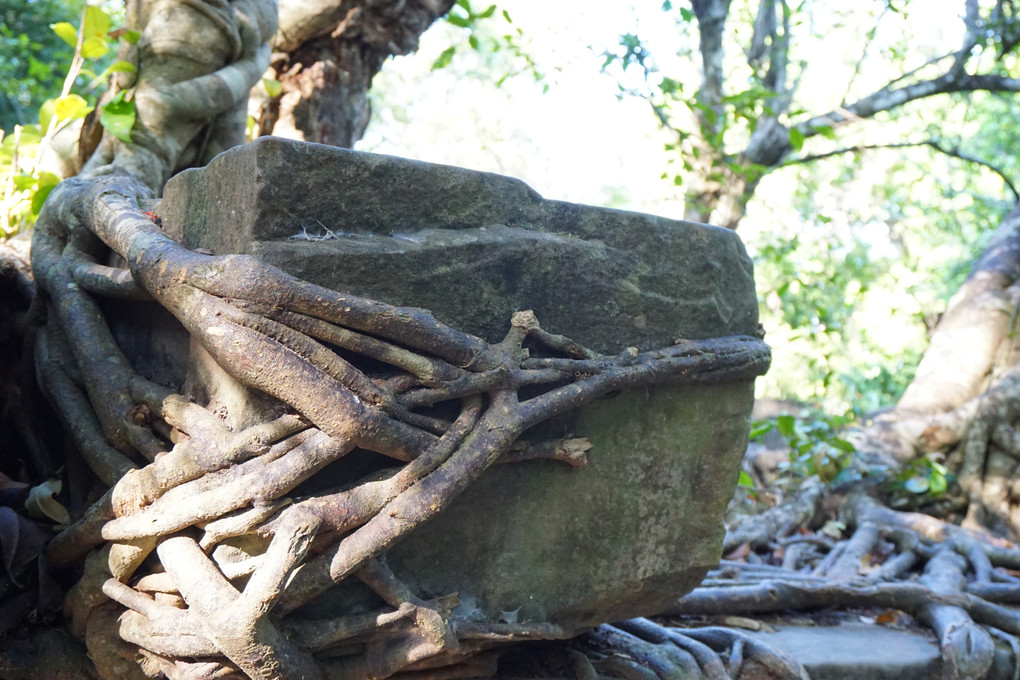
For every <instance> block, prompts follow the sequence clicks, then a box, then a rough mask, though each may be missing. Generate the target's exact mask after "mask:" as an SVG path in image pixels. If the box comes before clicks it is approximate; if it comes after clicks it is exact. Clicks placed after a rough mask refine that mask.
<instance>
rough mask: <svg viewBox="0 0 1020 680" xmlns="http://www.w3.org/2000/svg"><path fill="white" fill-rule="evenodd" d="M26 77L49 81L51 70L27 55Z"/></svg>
mask: <svg viewBox="0 0 1020 680" xmlns="http://www.w3.org/2000/svg"><path fill="white" fill-rule="evenodd" d="M28 77H29V78H34V79H36V80H49V79H50V78H52V77H53V70H52V69H51V68H50V67H49V66H47V65H46V64H44V63H43V62H41V61H39V60H38V59H36V58H35V57H33V56H32V55H28Z"/></svg>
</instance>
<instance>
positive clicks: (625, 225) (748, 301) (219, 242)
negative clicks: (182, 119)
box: [159, 138, 758, 352]
mask: <svg viewBox="0 0 1020 680" xmlns="http://www.w3.org/2000/svg"><path fill="white" fill-rule="evenodd" d="M159 213H160V214H161V215H162V216H163V220H164V224H165V225H166V229H167V230H168V233H170V234H171V235H173V236H175V238H178V240H180V241H181V242H182V243H184V245H186V246H188V247H190V248H205V249H208V250H211V251H212V252H214V253H217V254H221V253H250V254H253V255H258V256H260V257H262V258H264V259H265V260H267V261H269V262H271V263H273V264H275V265H277V266H279V267H281V268H282V269H284V270H287V271H292V272H298V271H299V272H301V276H302V277H303V278H306V279H308V280H310V281H314V282H315V283H319V284H321V285H324V286H327V287H329V288H334V289H338V290H347V291H349V292H356V293H358V294H360V295H365V296H368V297H372V298H375V299H378V300H383V301H385V302H390V303H394V304H402V305H408V306H415V307H423V308H425V309H429V310H431V311H432V312H433V313H434V314H435V315H436V317H437V318H439V319H441V320H443V321H445V322H447V323H450V324H452V325H455V326H457V327H458V328H460V329H461V330H465V331H468V332H470V333H474V334H476V335H479V336H481V337H484V338H485V339H486V340H490V341H491V340H499V339H501V338H502V336H503V334H504V333H505V332H506V329H507V327H508V324H509V319H510V312H513V311H516V310H521V309H533V310H534V311H535V314H536V315H537V316H538V319H539V321H541V322H542V324H543V327H545V328H546V329H547V330H551V331H553V332H556V333H562V334H564V335H567V336H569V337H576V338H577V339H578V340H580V339H581V338H583V339H584V341H585V342H586V343H587V344H589V345H590V346H591V347H592V348H593V349H595V350H598V351H603V352H617V351H619V350H621V349H622V348H624V347H628V346H636V347H639V348H651V347H656V346H663V345H668V344H670V343H671V342H672V341H673V340H674V339H675V338H678V337H686V338H702V337H714V336H719V335H728V334H731V333H752V332H754V330H755V328H756V326H757V322H758V305H757V300H756V298H755V296H754V293H753V285H754V284H753V278H752V276H753V275H752V265H751V261H750V259H749V258H748V257H747V254H746V252H745V251H744V247H743V244H742V243H741V242H740V239H739V238H738V237H737V236H736V234H734V233H733V232H732V231H730V230H728V229H719V228H715V227H706V226H705V225H701V224H694V223H691V222H682V221H675V220H667V219H665V218H661V217H656V216H652V215H643V214H638V213H631V212H624V211H620V210H609V209H605V208H594V207H591V206H582V205H576V204H572V203H564V202H561V201H546V200H544V199H542V198H541V197H540V196H539V195H538V194H536V193H535V192H534V191H533V190H532V189H531V188H529V187H528V186H527V185H526V184H524V183H523V182H521V181H520V180H516V179H512V178H509V177H502V176H499V175H493V174H490V173H484V172H475V171H472V170H465V169H463V168H455V167H449V166H443V165H435V164H431V163H422V162H417V161H410V160H406V159H398V158H393V157H390V156H380V155H376V154H366V153H357V152H354V151H348V150H346V149H338V148H335V147H329V146H322V145H319V144H303V143H294V142H289V141H285V140H280V139H274V138H263V139H260V140H258V141H256V142H255V143H253V144H251V145H247V146H244V147H240V148H237V149H232V150H230V151H227V152H226V153H224V154H222V155H220V156H219V157H217V158H216V159H214V160H213V161H212V162H211V163H210V164H209V166H208V167H206V168H204V169H199V170H191V171H187V172H184V173H181V174H179V175H177V176H176V177H174V178H173V179H172V180H171V181H170V182H169V183H168V184H167V186H166V189H165V192H164V200H163V202H162V204H161V205H160V208H159ZM327 230H329V231H327ZM329 232H332V233H333V234H335V235H336V237H335V238H328V239H327V240H320V241H309V240H307V238H308V237H311V238H318V237H322V236H327V237H328V236H329Z"/></svg>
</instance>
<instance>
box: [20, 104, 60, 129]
mask: <svg viewBox="0 0 1020 680" xmlns="http://www.w3.org/2000/svg"><path fill="white" fill-rule="evenodd" d="M56 106H57V100H56V99H47V100H46V101H44V102H43V103H42V106H40V107H39V127H40V128H41V129H43V130H48V129H49V128H50V119H52V118H53V116H54V110H55V109H56ZM22 135H24V133H22Z"/></svg>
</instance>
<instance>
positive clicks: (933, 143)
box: [783, 139, 1020, 201]
mask: <svg viewBox="0 0 1020 680" xmlns="http://www.w3.org/2000/svg"><path fill="white" fill-rule="evenodd" d="M920 146H927V147H930V148H932V149H934V150H935V151H938V152H939V153H942V154H945V155H947V156H951V157H953V158H959V159H960V160H962V161H966V162H968V163H974V164H975V165H980V166H982V167H985V168H988V169H989V170H991V171H992V172H994V173H995V174H996V175H998V176H999V177H1000V178H1002V181H1003V183H1004V184H1005V185H1006V186H1007V187H1008V188H1009V190H1010V192H1012V194H1013V198H1014V199H1015V200H1017V201H1020V190H1018V189H1017V187H1016V185H1015V184H1013V182H1012V180H1011V179H1010V178H1009V176H1008V175H1007V174H1006V171H1005V170H1003V169H1002V168H1001V167H999V166H998V165H995V164H994V163H990V162H988V161H986V160H983V159H981V158H977V157H976V156H971V155H970V154H966V153H964V152H962V151H960V147H958V146H953V147H947V146H945V145H943V144H942V143H941V142H939V141H938V140H937V139H926V140H925V141H923V142H892V143H889V144H857V145H854V146H846V147H842V148H840V149H833V150H832V151H826V152H824V153H818V154H811V155H809V156H801V157H799V158H791V159H788V160H786V161H784V162H783V165H794V164H802V163H812V162H814V161H820V160H823V159H825V158H831V157H833V156H841V155H843V154H846V153H859V152H861V151H873V150H876V149H909V148H914V147H920Z"/></svg>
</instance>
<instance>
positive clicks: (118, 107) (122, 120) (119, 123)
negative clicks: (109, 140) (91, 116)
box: [99, 90, 135, 142]
mask: <svg viewBox="0 0 1020 680" xmlns="http://www.w3.org/2000/svg"><path fill="white" fill-rule="evenodd" d="M126 94H127V90H121V91H120V92H118V93H117V95H116V96H115V97H114V98H113V99H111V100H110V102H109V103H108V104H107V105H106V106H104V107H103V112H102V113H101V114H99V122H100V123H101V124H102V125H103V127H104V128H106V129H107V130H109V131H110V134H112V135H113V136H114V137H116V138H117V139H119V140H120V141H122V142H130V141H131V128H132V127H134V124H135V103H134V102H133V101H128V100H126V99H125V98H124V97H125V95H126Z"/></svg>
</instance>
